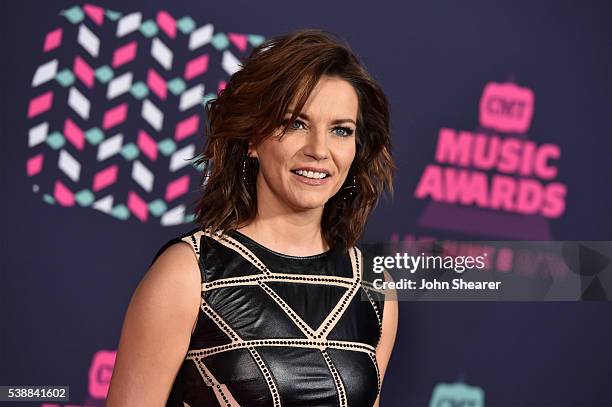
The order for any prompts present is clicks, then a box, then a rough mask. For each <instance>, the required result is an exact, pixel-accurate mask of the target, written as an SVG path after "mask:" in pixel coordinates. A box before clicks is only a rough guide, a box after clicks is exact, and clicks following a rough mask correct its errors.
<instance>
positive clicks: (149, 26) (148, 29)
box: [140, 20, 159, 38]
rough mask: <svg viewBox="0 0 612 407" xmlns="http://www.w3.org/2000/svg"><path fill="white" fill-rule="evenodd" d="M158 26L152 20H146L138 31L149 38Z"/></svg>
mask: <svg viewBox="0 0 612 407" xmlns="http://www.w3.org/2000/svg"><path fill="white" fill-rule="evenodd" d="M157 31H159V30H158V28H157V24H155V23H154V22H153V20H147V21H145V22H144V23H142V24H141V25H140V32H141V33H142V35H144V36H145V37H147V38H151V37H153V36H154V35H156V34H157Z"/></svg>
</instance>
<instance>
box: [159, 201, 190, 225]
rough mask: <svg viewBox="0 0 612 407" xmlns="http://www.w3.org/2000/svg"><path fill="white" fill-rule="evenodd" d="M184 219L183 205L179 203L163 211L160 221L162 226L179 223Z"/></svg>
mask: <svg viewBox="0 0 612 407" xmlns="http://www.w3.org/2000/svg"><path fill="white" fill-rule="evenodd" d="M184 219H185V205H179V206H177V207H174V208H172V209H170V210H169V211H168V212H166V213H164V214H163V215H162V217H161V220H160V223H161V225H162V226H172V225H179V224H181V223H183V220H184Z"/></svg>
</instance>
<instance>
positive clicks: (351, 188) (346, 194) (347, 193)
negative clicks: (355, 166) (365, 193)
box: [342, 175, 357, 201]
mask: <svg viewBox="0 0 612 407" xmlns="http://www.w3.org/2000/svg"><path fill="white" fill-rule="evenodd" d="M356 189H357V177H356V176H355V175H353V177H352V178H351V183H350V185H347V186H345V187H344V188H342V192H343V194H342V199H343V200H345V201H346V200H348V199H351V198H352V197H353V196H354V195H355V192H356Z"/></svg>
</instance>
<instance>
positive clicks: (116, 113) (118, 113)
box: [102, 103, 128, 130]
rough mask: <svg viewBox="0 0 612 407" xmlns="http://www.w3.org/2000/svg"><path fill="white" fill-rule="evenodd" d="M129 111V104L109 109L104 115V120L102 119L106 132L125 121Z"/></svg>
mask: <svg viewBox="0 0 612 407" xmlns="http://www.w3.org/2000/svg"><path fill="white" fill-rule="evenodd" d="M127 111H128V105H127V103H122V104H120V105H118V106H115V107H113V108H112V109H108V110H107V111H106V113H104V118H103V119H102V128H103V129H104V130H106V129H109V128H111V127H113V126H116V125H118V124H119V123H122V122H123V121H125V119H126V118H127Z"/></svg>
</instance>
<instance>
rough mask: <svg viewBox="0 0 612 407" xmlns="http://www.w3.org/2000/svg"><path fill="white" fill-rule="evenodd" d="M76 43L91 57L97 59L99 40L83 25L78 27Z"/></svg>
mask: <svg viewBox="0 0 612 407" xmlns="http://www.w3.org/2000/svg"><path fill="white" fill-rule="evenodd" d="M77 41H78V43H79V44H81V45H82V46H83V48H85V50H86V51H87V52H89V53H90V54H91V56H93V57H96V58H97V57H98V54H99V53H100V40H99V39H98V37H96V35H95V34H94V33H92V32H91V31H90V30H89V28H87V26H85V25H83V24H81V25H80V26H79V34H78V36H77Z"/></svg>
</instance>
